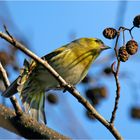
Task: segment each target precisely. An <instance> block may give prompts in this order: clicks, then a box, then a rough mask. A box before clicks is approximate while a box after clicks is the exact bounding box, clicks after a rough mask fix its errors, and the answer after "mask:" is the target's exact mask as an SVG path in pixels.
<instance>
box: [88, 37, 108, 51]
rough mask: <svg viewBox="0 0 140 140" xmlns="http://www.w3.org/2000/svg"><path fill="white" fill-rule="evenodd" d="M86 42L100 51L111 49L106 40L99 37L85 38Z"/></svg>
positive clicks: (94, 49)
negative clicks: (105, 42)
mask: <svg viewBox="0 0 140 140" xmlns="http://www.w3.org/2000/svg"><path fill="white" fill-rule="evenodd" d="M85 42H86V44H87V46H88V47H89V48H91V49H93V51H96V52H98V53H100V52H102V51H104V50H107V49H110V47H109V46H106V45H105V44H104V42H103V41H102V40H100V39H98V38H85Z"/></svg>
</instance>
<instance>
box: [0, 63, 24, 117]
mask: <svg viewBox="0 0 140 140" xmlns="http://www.w3.org/2000/svg"><path fill="white" fill-rule="evenodd" d="M0 71H1V74H2V78H3V82H4V85H5V88H8V87H9V86H10V82H9V80H8V77H7V73H6V71H5V69H4V68H3V66H2V64H1V62H0ZM10 100H11V102H12V104H13V107H14V109H15V112H16V114H17V115H18V116H19V115H21V114H22V109H21V107H20V105H19V103H18V101H17V99H16V98H15V96H13V97H11V98H10Z"/></svg>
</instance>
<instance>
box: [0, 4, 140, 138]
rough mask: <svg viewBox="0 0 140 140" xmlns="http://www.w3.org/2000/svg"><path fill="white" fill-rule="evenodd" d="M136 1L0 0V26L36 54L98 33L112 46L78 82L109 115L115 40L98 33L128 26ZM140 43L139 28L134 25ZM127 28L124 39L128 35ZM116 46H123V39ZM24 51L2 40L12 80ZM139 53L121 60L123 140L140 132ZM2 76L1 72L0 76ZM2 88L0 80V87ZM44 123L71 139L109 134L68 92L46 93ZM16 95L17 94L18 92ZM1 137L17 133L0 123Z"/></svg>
mask: <svg viewBox="0 0 140 140" xmlns="http://www.w3.org/2000/svg"><path fill="white" fill-rule="evenodd" d="M139 5H140V2H139V1H63V2H62V1H52V2H49V1H42V2H39V1H24V2H19V1H0V9H1V10H0V31H4V29H3V24H5V25H6V26H7V28H8V30H9V32H10V33H11V34H12V35H13V36H14V37H15V38H16V39H17V40H18V41H20V42H21V43H23V44H24V45H25V46H26V47H28V48H29V49H30V50H32V51H33V52H35V53H36V54H37V55H38V56H40V57H41V56H43V55H45V54H47V53H49V52H51V51H53V50H54V49H56V48H58V47H60V46H62V45H64V44H67V43H69V42H70V41H72V40H74V39H77V38H80V37H96V38H100V39H102V40H103V41H104V42H105V44H107V45H108V46H110V47H112V50H108V51H105V52H103V53H102V55H101V56H100V57H99V58H98V60H97V61H96V62H95V63H94V64H93V65H92V67H91V69H90V71H89V74H88V76H87V77H86V78H85V79H84V80H83V81H82V82H81V84H79V85H77V89H78V90H79V91H80V93H81V95H82V96H84V97H86V98H87V100H89V101H90V102H91V104H92V105H93V106H94V107H95V108H96V109H97V110H98V111H99V113H101V114H102V115H103V116H104V117H105V118H106V119H107V120H109V119H110V117H111V113H112V110H113V107H114V101H115V92H116V86H115V80H114V77H113V75H112V73H111V71H110V66H111V64H112V63H113V62H114V61H115V60H116V59H115V57H114V50H113V47H114V44H115V40H108V39H106V38H104V36H103V35H102V32H103V30H104V29H105V28H106V27H114V28H116V29H118V28H119V27H120V26H125V27H128V28H131V27H132V26H133V19H134V17H135V16H136V15H139V14H140V8H139ZM132 33H133V36H134V39H135V40H136V41H137V42H138V43H139V42H140V29H138V28H136V29H134V30H133V32H132ZM130 39H131V38H130V36H129V35H128V33H126V41H127V40H130ZM119 45H120V47H121V45H122V38H121V39H120V42H119ZM25 58H26V59H29V58H28V57H27V56H26V55H24V54H23V53H22V52H20V51H18V50H16V49H15V48H13V47H12V46H10V45H9V44H8V43H7V42H5V41H4V40H2V39H0V61H1V62H2V64H3V66H4V67H5V69H6V70H7V72H8V76H9V79H10V81H11V82H12V81H13V80H14V79H15V78H16V77H17V76H18V75H19V68H20V67H22V66H23V61H24V59H25ZM139 59H140V55H139V51H138V53H137V54H136V55H134V56H132V57H131V58H130V59H129V60H128V61H127V62H125V63H121V68H120V73H119V74H120V78H119V79H120V83H121V97H120V102H119V108H118V110H117V117H116V120H115V126H116V128H117V129H118V130H119V132H120V133H121V135H122V136H123V137H124V138H125V139H139V138H140V134H139V130H140V81H139V79H140V75H139V69H140V63H139ZM0 79H1V75H0ZM3 90H4V86H3V83H2V80H0V91H1V92H2V91H3ZM46 95H47V96H46V115H47V122H48V124H47V125H48V126H49V127H51V128H52V129H54V130H56V131H58V132H60V133H62V134H64V135H66V136H69V137H71V138H74V139H76V138H77V139H78V138H81V139H85V138H86V139H112V138H114V137H113V136H112V135H111V134H110V132H109V131H108V130H107V129H106V128H105V127H104V126H103V125H102V124H100V123H99V122H98V121H97V120H95V119H94V117H92V116H91V115H90V113H89V112H87V111H86V110H85V108H84V107H83V106H82V105H81V104H79V102H78V101H77V100H76V99H75V98H74V97H72V96H71V94H69V93H68V92H66V93H63V92H61V91H50V92H48V93H46ZM16 96H17V98H18V99H19V97H18V95H16ZM0 103H2V104H5V105H6V106H8V107H9V108H12V105H11V103H10V101H9V99H4V98H3V97H0ZM0 138H2V139H3V138H16V139H17V138H18V139H22V138H21V137H19V136H17V135H15V134H13V133H10V132H9V131H7V130H4V129H3V128H0Z"/></svg>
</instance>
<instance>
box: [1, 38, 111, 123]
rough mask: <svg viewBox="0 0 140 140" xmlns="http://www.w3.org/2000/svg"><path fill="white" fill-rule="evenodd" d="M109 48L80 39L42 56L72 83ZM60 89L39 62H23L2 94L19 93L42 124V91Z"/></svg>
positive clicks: (77, 81) (26, 106)
mask: <svg viewBox="0 0 140 140" xmlns="http://www.w3.org/2000/svg"><path fill="white" fill-rule="evenodd" d="M109 48H110V47H108V46H106V45H105V44H104V43H103V42H102V41H101V40H100V39H97V38H80V39H77V40H74V41H72V42H71V43H69V44H67V45H64V46H62V47H60V48H58V49H56V50H54V51H53V52H51V53H49V54H47V55H45V56H44V57H42V59H44V60H46V61H47V62H48V63H49V64H50V65H51V66H52V67H53V68H54V69H55V70H56V71H57V72H58V73H59V74H60V76H61V77H62V78H64V79H65V80H66V82H67V83H69V84H71V85H76V84H77V83H79V82H80V81H81V80H82V79H83V78H84V77H85V76H86V74H87V72H88V70H89V67H90V66H91V64H92V63H93V62H94V60H95V59H96V58H97V57H98V56H99V54H100V53H101V52H102V51H103V50H106V49H109ZM54 89H63V88H62V87H61V86H60V84H59V82H58V81H57V80H56V79H55V78H54V77H53V76H52V75H51V74H50V73H49V72H48V71H47V69H45V68H44V67H43V66H42V65H41V64H39V63H37V62H35V61H34V60H31V62H30V63H29V62H27V61H26V60H25V62H24V68H23V69H22V71H21V74H20V76H19V77H18V78H17V79H16V80H15V81H14V82H13V83H12V84H11V85H10V86H9V87H8V89H7V90H6V91H5V92H4V93H3V94H2V95H3V96H5V97H11V96H12V95H13V94H15V93H17V92H19V94H20V97H21V100H22V102H23V105H24V107H25V112H27V113H29V114H30V115H31V116H32V117H33V118H36V119H37V120H38V121H43V122H44V123H46V117H45V111H44V105H45V91H48V90H54Z"/></svg>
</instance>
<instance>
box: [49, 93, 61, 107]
mask: <svg viewBox="0 0 140 140" xmlns="http://www.w3.org/2000/svg"><path fill="white" fill-rule="evenodd" d="M47 100H48V102H49V103H51V104H56V103H58V97H57V96H56V95H55V94H52V93H49V94H48V95H47Z"/></svg>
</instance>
